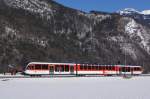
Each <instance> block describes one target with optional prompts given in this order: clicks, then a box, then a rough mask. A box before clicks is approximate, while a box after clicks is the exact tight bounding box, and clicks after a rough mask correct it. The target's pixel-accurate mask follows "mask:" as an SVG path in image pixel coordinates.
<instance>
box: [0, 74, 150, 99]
mask: <svg viewBox="0 0 150 99" xmlns="http://www.w3.org/2000/svg"><path fill="white" fill-rule="evenodd" d="M149 91H150V77H148V76H147V77H132V78H130V79H125V78H122V77H69V78H64V77H63V78H61V77H59V78H5V79H4V78H3V79H2V78H1V79H0V99H149V98H150V94H149Z"/></svg>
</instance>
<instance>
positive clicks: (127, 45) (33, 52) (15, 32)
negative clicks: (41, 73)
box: [0, 0, 150, 71]
mask: <svg viewBox="0 0 150 99" xmlns="http://www.w3.org/2000/svg"><path fill="white" fill-rule="evenodd" d="M128 10H129V9H128ZM129 12H132V13H133V12H134V13H135V14H136V16H138V17H141V19H142V18H143V15H142V14H139V13H140V12H138V11H134V10H133V9H130V11H127V10H126V13H129ZM122 13H123V12H122ZM144 13H147V12H144ZM131 15H132V14H131ZM147 19H148V18H147ZM145 20H146V19H144V18H143V20H138V18H136V17H130V16H124V15H123V14H121V15H119V14H116V13H104V12H96V11H92V12H91V13H85V12H82V11H79V10H76V9H72V8H68V7H65V6H63V5H61V4H58V3H57V2H55V1H53V0H0V47H1V49H0V70H1V71H3V70H4V69H6V67H7V66H8V64H14V65H16V66H25V65H26V64H27V63H28V62H30V61H49V62H76V63H78V62H80V63H99V64H130V65H144V68H145V70H147V71H148V70H150V67H149V66H148V64H150V61H149V59H150V27H149V25H148V24H147V23H145Z"/></svg>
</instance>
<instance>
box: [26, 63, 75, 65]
mask: <svg viewBox="0 0 150 99" xmlns="http://www.w3.org/2000/svg"><path fill="white" fill-rule="evenodd" d="M29 64H62V65H75V63H50V62H30V63H29ZM29 64H28V65H29Z"/></svg>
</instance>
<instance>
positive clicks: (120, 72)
mask: <svg viewBox="0 0 150 99" xmlns="http://www.w3.org/2000/svg"><path fill="white" fill-rule="evenodd" d="M119 75H122V67H120V68H119Z"/></svg>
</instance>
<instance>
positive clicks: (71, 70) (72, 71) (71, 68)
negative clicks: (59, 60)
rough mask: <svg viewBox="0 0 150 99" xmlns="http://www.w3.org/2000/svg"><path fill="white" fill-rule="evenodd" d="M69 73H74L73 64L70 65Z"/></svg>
mask: <svg viewBox="0 0 150 99" xmlns="http://www.w3.org/2000/svg"><path fill="white" fill-rule="evenodd" d="M70 74H74V66H70Z"/></svg>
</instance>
